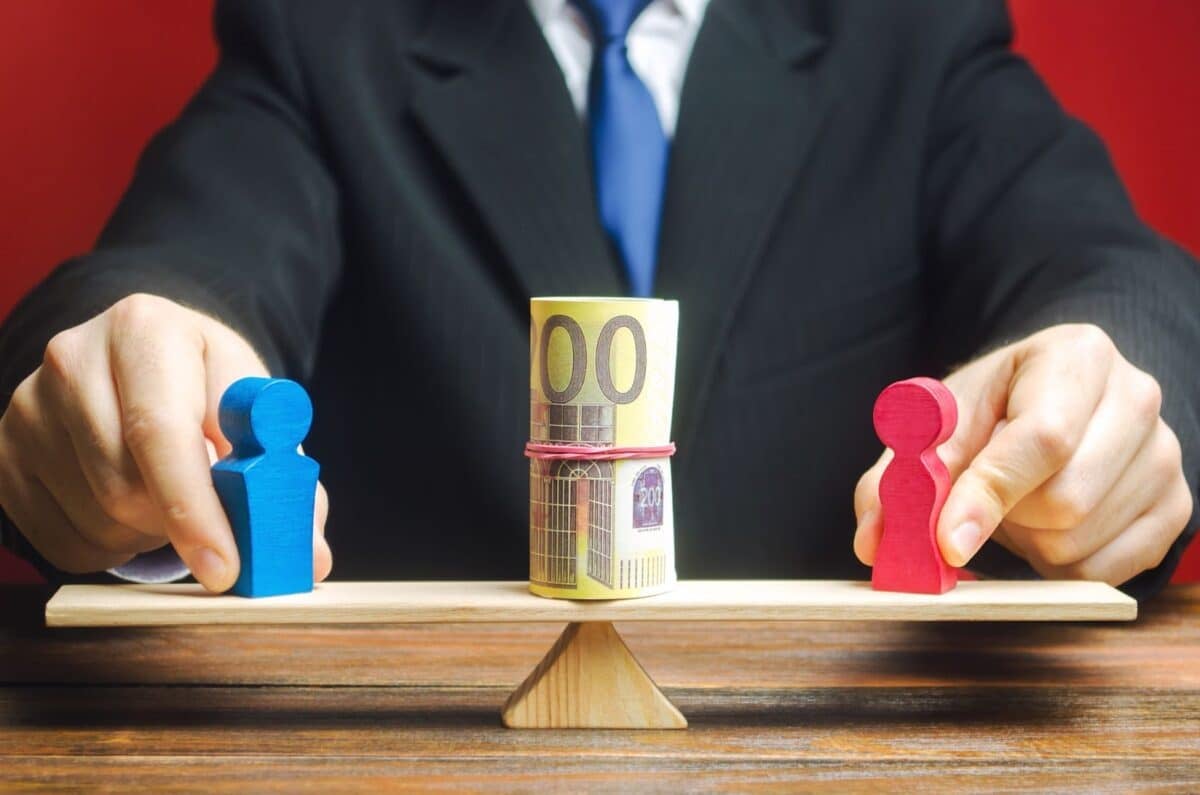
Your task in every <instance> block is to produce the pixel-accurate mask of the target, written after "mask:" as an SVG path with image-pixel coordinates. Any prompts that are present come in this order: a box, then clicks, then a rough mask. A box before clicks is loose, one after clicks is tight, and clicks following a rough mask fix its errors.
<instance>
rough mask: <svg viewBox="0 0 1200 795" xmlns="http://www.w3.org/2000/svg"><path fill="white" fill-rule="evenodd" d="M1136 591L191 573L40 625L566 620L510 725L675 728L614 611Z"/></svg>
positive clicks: (991, 611)
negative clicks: (590, 585) (611, 587)
mask: <svg viewBox="0 0 1200 795" xmlns="http://www.w3.org/2000/svg"><path fill="white" fill-rule="evenodd" d="M1136 617H1137V602H1136V601H1134V600H1133V599H1131V598H1130V597H1128V596H1126V595H1125V594H1123V593H1121V592H1120V591H1118V590H1116V589H1115V588H1112V587H1110V586H1108V585H1105V584H1104V583H1098V582H1082V581H998V580H991V581H981V582H963V583H960V584H959V585H958V587H957V588H955V589H954V590H952V591H950V592H948V593H945V594H940V595H925V594H911V593H893V592H888V591H876V590H873V589H872V588H871V585H870V583H866V582H852V581H833V580H691V581H681V582H679V583H678V585H677V586H676V588H675V589H674V590H673V591H670V592H668V593H665V594H660V595H658V596H649V597H645V598H642V599H625V600H619V601H599V602H584V601H568V600H561V599H544V598H541V597H538V596H534V595H533V594H531V593H529V591H528V586H527V584H526V583H524V582H326V583H321V584H319V585H317V586H316V588H315V589H314V590H313V591H312V592H311V593H303V594H293V595H289V596H276V597H267V598H262V599H244V598H241V597H238V596H227V595H221V596H216V595H212V594H209V593H207V592H205V591H204V590H203V589H202V588H201V587H200V586H198V585H68V586H64V587H63V588H61V589H59V591H58V593H56V594H55V595H54V597H53V598H52V599H51V600H50V602H49V603H48V604H47V605H46V623H47V624H48V625H49V626H52V627H136V626H145V627H149V626H179V625H189V624H217V625H221V624H243V625H244V624H392V623H398V624H434V623H504V622H546V621H566V622H568V623H567V627H566V629H565V630H564V631H563V633H562V635H561V636H559V638H558V640H557V642H555V644H554V646H553V647H552V648H551V649H550V651H549V652H548V653H547V654H546V656H545V657H544V658H543V659H542V661H541V662H540V663H539V664H538V665H537V667H536V668H534V670H533V672H532V673H530V674H529V676H528V677H527V678H526V679H525V681H524V682H522V683H521V685H520V686H519V687H518V688H517V689H516V690H515V691H514V692H513V694H512V695H511V696H510V697H509V699H508V701H507V703H506V704H505V705H504V709H503V712H502V718H503V721H504V725H505V726H508V727H510V728H520V729H526V728H549V729H566V728H586V729H683V728H687V719H686V718H684V716H683V715H682V714H680V712H679V710H678V709H676V708H675V705H674V704H672V703H671V702H670V701H669V700H668V699H667V697H666V696H665V695H663V693H662V691H661V690H660V689H659V688H658V686H657V685H656V684H655V683H654V681H653V680H652V679H651V678H650V676H649V675H648V674H647V673H646V671H645V670H644V669H643V668H642V666H641V665H640V664H639V663H638V661H637V660H636V659H635V658H634V656H633V654H632V653H631V652H630V651H629V648H628V647H627V646H626V645H625V643H624V641H622V640H621V637H620V635H618V634H617V631H616V629H615V628H614V627H613V625H612V622H614V621H1130V620H1133V619H1134V618H1136Z"/></svg>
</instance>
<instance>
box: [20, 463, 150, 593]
mask: <svg viewBox="0 0 1200 795" xmlns="http://www.w3.org/2000/svg"><path fill="white" fill-rule="evenodd" d="M0 481H2V482H0V497H2V498H3V499H4V507H5V510H6V511H7V512H8V514H9V517H10V518H11V519H12V521H13V522H14V523H15V524H16V526H17V527H19V528H21V534H22V535H24V536H25V538H26V539H28V541H29V543H30V544H32V545H33V548H34V549H36V550H37V551H38V553H39V554H41V556H42V557H43V558H45V559H46V560H48V561H49V562H50V563H51V564H52V565H53V566H54V567H55V568H57V569H60V570H61V571H65V572H68V573H70V574H85V573H87V572H91V571H103V570H105V569H111V568H114V567H116V566H120V565H122V564H125V563H128V562H129V561H130V560H131V559H132V558H133V553H130V552H114V551H113V550H110V549H105V548H103V547H100V546H97V545H96V544H94V543H92V542H91V541H89V540H88V539H86V538H84V537H83V536H82V535H80V533H79V532H78V531H77V530H76V529H75V527H74V526H73V525H72V524H71V520H70V519H69V518H68V517H67V515H66V514H65V513H63V511H62V509H61V508H60V507H59V505H58V503H57V502H56V501H55V499H54V498H53V497H52V496H51V495H50V492H48V491H47V490H46V488H45V486H43V485H42V484H41V483H39V482H38V481H36V480H34V479H32V478H28V477H25V476H23V475H19V474H17V475H15V476H14V475H13V473H11V472H10V471H6V472H5V473H4V476H3V477H0Z"/></svg>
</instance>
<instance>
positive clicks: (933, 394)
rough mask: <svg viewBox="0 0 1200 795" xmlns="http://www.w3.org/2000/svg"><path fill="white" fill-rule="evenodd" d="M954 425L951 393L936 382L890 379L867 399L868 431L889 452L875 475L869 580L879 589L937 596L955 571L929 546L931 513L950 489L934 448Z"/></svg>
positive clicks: (934, 516)
mask: <svg viewBox="0 0 1200 795" xmlns="http://www.w3.org/2000/svg"><path fill="white" fill-rule="evenodd" d="M957 423H958V407H957V406H956V405H955V402H954V395H952V394H951V393H950V390H949V389H947V388H946V387H945V386H944V385H943V384H942V383H941V382H940V381H935V380H934V379H932V378H910V379H908V380H907V381H897V382H896V383H894V384H892V385H891V386H889V387H888V388H887V389H885V390H883V392H881V393H880V394H879V398H878V400H876V401H875V432H876V433H877V434H878V435H879V440H880V441H882V442H883V443H884V444H885V445H887V446H888V447H890V448H891V449H892V452H893V453H894V454H895V457H894V458H893V459H892V461H891V463H889V464H888V466H887V469H886V470H884V473H883V477H882V478H880V481H879V504H880V506H881V509H882V511H883V538H882V539H881V540H880V542H879V550H878V552H877V553H876V555H875V568H874V570H873V571H872V572H871V585H872V586H873V587H874V588H875V589H876V590H880V591H905V592H908V593H932V594H940V593H945V592H946V591H949V590H950V589H951V588H953V587H954V586H955V585H956V584H957V582H958V570H957V569H955V568H954V567H953V566H950V565H949V564H948V563H946V561H945V560H944V559H943V558H942V553H941V552H940V551H939V550H938V545H937V523H938V516H939V515H940V514H941V512H942V505H943V504H944V503H945V502H946V495H947V494H949V492H950V473H949V472H948V471H947V470H946V465H945V464H943V463H942V460H941V459H940V458H938V456H937V446H938V445H939V444H941V443H942V442H944V441H946V440H947V439H949V438H950V434H952V433H954V426H955V425H956V424H957Z"/></svg>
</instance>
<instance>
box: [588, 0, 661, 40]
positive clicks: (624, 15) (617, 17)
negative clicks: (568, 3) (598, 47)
mask: <svg viewBox="0 0 1200 795" xmlns="http://www.w3.org/2000/svg"><path fill="white" fill-rule="evenodd" d="M574 2H575V6H576V7H577V8H578V9H579V10H580V11H581V12H582V13H583V16H584V17H585V18H586V19H587V21H588V25H589V26H590V27H591V29H592V35H593V36H595V37H596V38H597V39H598V40H599V41H600V42H601V43H603V44H606V45H607V44H612V43H613V42H623V41H625V37H626V36H627V35H628V34H629V28H631V27H632V26H633V21H634V20H635V19H637V18H638V15H639V14H641V13H642V11H644V10H645V9H646V6H648V5H650V0H574Z"/></svg>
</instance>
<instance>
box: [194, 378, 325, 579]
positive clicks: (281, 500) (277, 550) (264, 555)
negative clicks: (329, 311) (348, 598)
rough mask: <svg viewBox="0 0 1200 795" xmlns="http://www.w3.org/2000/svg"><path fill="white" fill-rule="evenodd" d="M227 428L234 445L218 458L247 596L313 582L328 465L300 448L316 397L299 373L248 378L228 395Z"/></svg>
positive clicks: (224, 400) (216, 474) (218, 481)
mask: <svg viewBox="0 0 1200 795" xmlns="http://www.w3.org/2000/svg"><path fill="white" fill-rule="evenodd" d="M219 416H220V422H221V431H222V432H223V433H224V434H225V438H227V439H228V440H229V442H230V443H231V444H232V445H233V452H231V453H230V454H229V455H228V456H226V457H225V458H223V459H221V460H220V461H218V462H217V463H216V464H215V465H214V466H213V485H214V486H215V487H216V489H217V494H218V495H219V496H220V498H221V504H222V505H223V506H224V507H225V513H227V514H228V515H229V524H230V525H231V526H232V527H233V537H234V539H235V541H236V542H237V548H238V555H239V556H240V557H241V559H242V569H241V573H240V574H239V575H238V579H237V582H235V583H234V584H233V588H231V589H230V592H231V593H235V594H238V595H240V596H277V595H280V594H288V593H302V592H305V591H311V590H312V587H313V505H314V501H315V500H316V493H317V476H318V474H319V473H320V470H321V467H320V466H319V465H318V464H317V462H316V461H314V460H313V459H311V458H308V457H307V456H305V455H303V454H302V453H300V451H299V450H298V449H297V447H298V446H299V444H300V442H302V441H304V437H305V436H307V435H308V429H309V426H311V425H312V401H310V400H309V399H308V393H306V392H305V391H304V388H303V387H301V386H300V385H299V384H297V383H296V382H295V381H288V380H286V379H282V378H243V379H241V380H240V381H236V382H234V383H233V384H232V385H230V387H229V389H227V390H225V394H224V395H222V396H221V406H220V415H219Z"/></svg>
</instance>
